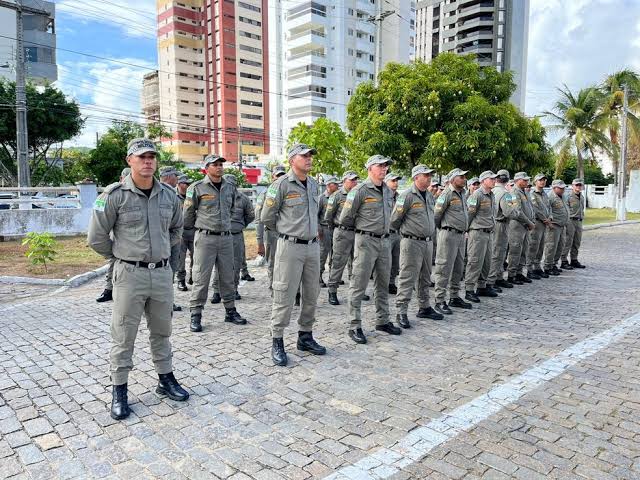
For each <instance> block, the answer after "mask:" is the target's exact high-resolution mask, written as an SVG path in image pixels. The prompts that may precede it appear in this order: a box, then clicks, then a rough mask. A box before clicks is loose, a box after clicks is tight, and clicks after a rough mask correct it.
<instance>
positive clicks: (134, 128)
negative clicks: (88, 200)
mask: <svg viewBox="0 0 640 480" xmlns="http://www.w3.org/2000/svg"><path fill="white" fill-rule="evenodd" d="M139 137H144V128H143V127H142V126H141V125H139V124H138V123H135V122H131V121H115V122H113V124H112V125H111V127H109V129H108V130H107V132H106V133H105V134H104V135H102V136H101V137H100V139H99V140H98V145H97V146H96V148H94V149H93V150H92V151H91V154H90V159H89V162H88V164H87V168H88V169H89V171H90V172H91V173H92V175H93V176H94V177H95V179H96V180H97V182H98V184H99V185H103V186H106V185H109V184H111V183H113V182H117V181H118V179H119V178H120V172H121V171H122V169H123V168H125V167H126V166H127V162H126V158H127V144H128V143H129V142H130V141H131V140H133V139H134V138H139Z"/></svg>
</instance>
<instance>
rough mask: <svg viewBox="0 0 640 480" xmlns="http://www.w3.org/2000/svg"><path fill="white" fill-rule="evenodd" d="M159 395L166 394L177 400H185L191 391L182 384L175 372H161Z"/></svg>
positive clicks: (157, 389) (158, 387)
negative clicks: (174, 374)
mask: <svg viewBox="0 0 640 480" xmlns="http://www.w3.org/2000/svg"><path fill="white" fill-rule="evenodd" d="M156 393H157V394H158V395H166V396H167V397H169V398H170V399H171V400H175V401H176V402H184V401H185V400H186V399H187V398H189V392H187V391H186V390H185V389H184V388H182V387H181V386H180V384H179V383H178V381H177V380H176V377H174V376H173V372H169V373H161V374H159V375H158V386H157V387H156Z"/></svg>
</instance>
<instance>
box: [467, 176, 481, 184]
mask: <svg viewBox="0 0 640 480" xmlns="http://www.w3.org/2000/svg"><path fill="white" fill-rule="evenodd" d="M474 183H480V179H479V178H478V177H471V178H470V179H469V180H467V185H468V186H470V185H473V184H474Z"/></svg>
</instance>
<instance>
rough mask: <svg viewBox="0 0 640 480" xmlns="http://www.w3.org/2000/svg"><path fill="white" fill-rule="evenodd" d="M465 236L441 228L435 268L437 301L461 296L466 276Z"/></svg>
mask: <svg viewBox="0 0 640 480" xmlns="http://www.w3.org/2000/svg"><path fill="white" fill-rule="evenodd" d="M464 245H465V242H464V234H463V233H458V232H456V231H453V230H445V229H444V228H441V229H440V231H439V232H438V251H437V252H436V268H435V272H434V273H435V277H436V278H435V284H436V287H435V300H436V302H437V303H442V302H446V300H447V287H449V296H450V298H454V297H457V296H459V295H458V294H459V292H460V282H461V281H462V277H463V275H464Z"/></svg>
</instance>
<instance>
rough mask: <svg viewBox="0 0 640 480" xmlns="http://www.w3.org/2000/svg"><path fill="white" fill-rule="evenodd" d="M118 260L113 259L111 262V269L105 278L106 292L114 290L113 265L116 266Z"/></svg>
mask: <svg viewBox="0 0 640 480" xmlns="http://www.w3.org/2000/svg"><path fill="white" fill-rule="evenodd" d="M115 262H116V259H115V258H112V259H111V260H109V269H108V270H107V273H106V274H105V276H104V288H105V290H113V265H114V264H115Z"/></svg>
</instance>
